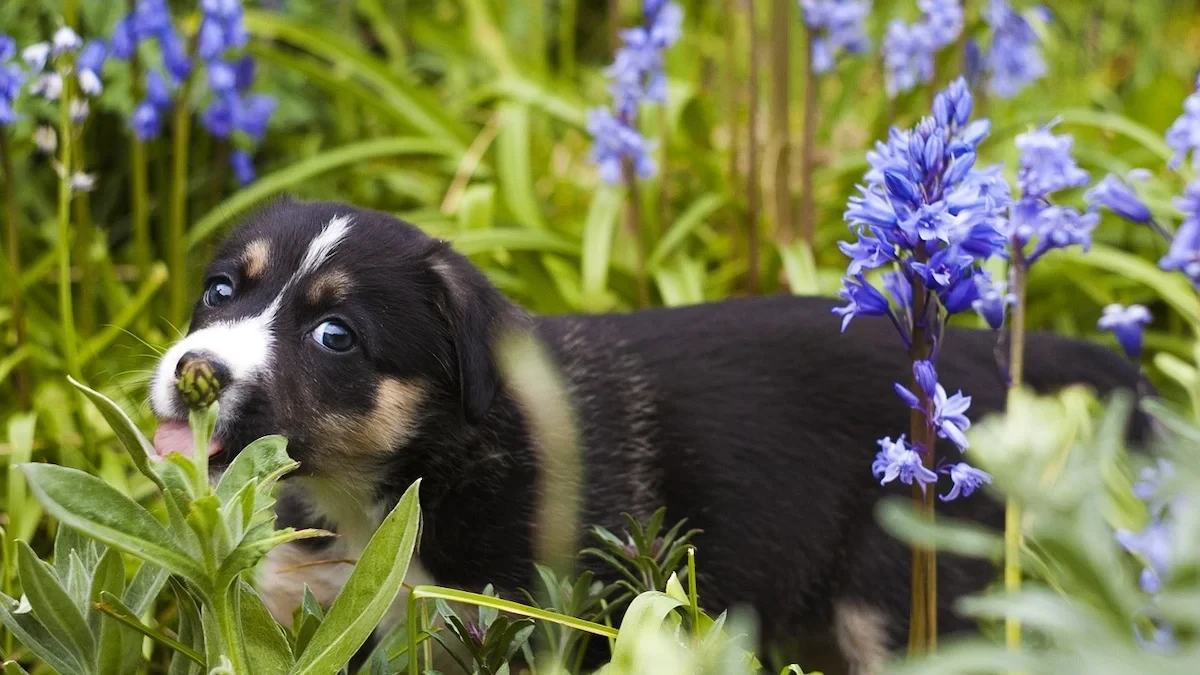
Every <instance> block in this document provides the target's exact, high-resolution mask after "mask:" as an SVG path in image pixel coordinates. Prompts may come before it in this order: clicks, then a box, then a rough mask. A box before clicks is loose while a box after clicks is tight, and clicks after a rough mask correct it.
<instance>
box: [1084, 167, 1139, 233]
mask: <svg viewBox="0 0 1200 675" xmlns="http://www.w3.org/2000/svg"><path fill="white" fill-rule="evenodd" d="M1145 175H1146V171H1145V170H1142V169H1134V170H1133V171H1130V172H1129V174H1128V175H1127V178H1128V179H1130V180H1134V179H1135V178H1141V177H1144V176H1145ZM1083 198H1084V199H1086V200H1087V201H1088V202H1089V203H1091V204H1095V205H1098V206H1103V207H1105V208H1107V209H1108V210H1110V211H1112V212H1113V213H1115V214H1117V215H1118V216H1121V217H1122V218H1124V219H1126V220H1129V221H1132V222H1135V223H1139V224H1142V225H1145V224H1146V223H1149V222H1150V219H1151V218H1153V216H1152V215H1151V214H1150V209H1149V208H1148V207H1147V206H1146V203H1145V202H1143V201H1142V200H1141V199H1139V198H1138V196H1137V193H1136V192H1134V191H1133V188H1132V187H1131V186H1130V185H1129V184H1128V183H1126V182H1125V181H1123V180H1121V179H1120V178H1118V177H1117V176H1116V175H1114V174H1111V173H1110V174H1108V175H1107V176H1105V177H1104V180H1102V181H1100V182H1099V183H1097V184H1096V185H1095V186H1093V187H1092V188H1091V189H1090V190H1088V191H1087V192H1086V193H1084V195H1083Z"/></svg>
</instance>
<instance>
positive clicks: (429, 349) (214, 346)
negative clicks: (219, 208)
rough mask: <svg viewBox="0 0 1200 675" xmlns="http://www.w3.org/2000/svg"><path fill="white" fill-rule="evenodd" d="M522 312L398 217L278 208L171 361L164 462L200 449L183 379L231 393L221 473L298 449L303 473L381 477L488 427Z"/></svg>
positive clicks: (161, 435) (231, 243)
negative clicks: (431, 447)
mask: <svg viewBox="0 0 1200 675" xmlns="http://www.w3.org/2000/svg"><path fill="white" fill-rule="evenodd" d="M515 313H516V310H515V309H514V308H513V306H512V305H510V304H508V303H507V302H506V301H505V300H504V298H503V297H502V296H501V295H500V294H499V293H498V291H496V290H495V289H494V288H493V287H492V286H491V285H490V284H489V283H488V281H487V280H486V278H485V277H484V276H483V275H482V274H481V273H480V272H479V271H478V270H477V269H475V268H474V267H473V266H472V265H471V264H470V263H469V262H468V261H467V260H466V259H465V258H463V257H461V256H460V255H458V254H456V253H455V252H453V251H452V250H451V249H450V248H449V247H448V245H446V244H445V243H444V242H441V241H437V240H435V239H432V238H430V237H428V236H426V235H425V234H423V233H422V232H421V231H420V230H418V229H417V228H416V227H413V226H412V225H409V224H407V223H404V222H401V221H399V220H397V219H395V218H392V217H390V216H388V215H386V214H382V213H379V212H375V211H368V210H363V209H357V208H354V207H351V206H347V205H343V204H336V203H308V202H300V201H296V200H291V199H283V200H279V201H276V202H274V203H272V204H270V205H269V206H267V207H265V208H264V209H262V210H261V211H259V212H258V213H257V214H255V215H253V216H252V217H250V218H249V219H247V220H246V221H245V222H243V223H242V224H241V225H240V226H239V227H238V228H237V229H236V230H235V231H234V232H233V233H232V234H231V235H230V236H229V238H228V239H227V240H226V241H225V242H224V243H223V244H222V246H221V247H220V250H219V251H218V252H217V254H216V257H215V259H214V260H213V261H212V263H211V264H210V265H209V267H208V270H207V272H206V274H205V277H204V290H203V292H202V294H201V297H200V299H199V300H198V301H197V302H196V305H195V309H194V311H193V313H192V318H191V324H190V328H189V332H188V334H187V335H186V336H185V337H184V338H183V339H182V340H180V341H179V342H178V343H177V344H176V345H174V346H173V347H172V348H171V349H170V350H169V351H168V352H167V353H166V354H165V355H164V356H163V358H162V360H161V362H160V363H159V364H158V366H157V368H156V370H155V372H154V375H153V378H152V382H151V396H150V397H151V402H152V406H153V409H154V412H155V414H156V415H157V416H158V417H159V419H160V422H161V424H160V426H159V430H158V433H157V434H156V435H155V443H154V445H155V448H156V450H157V451H158V452H159V453H160V454H162V455H165V454H167V453H169V452H171V451H180V452H184V453H185V454H186V453H190V452H193V451H194V450H193V448H192V447H191V446H192V441H191V434H190V432H189V431H188V428H187V407H186V405H185V403H184V400H183V399H182V397H181V395H180V393H179V391H178V390H177V388H176V380H177V375H178V373H180V372H182V371H183V370H185V369H187V368H189V367H190V366H191V365H193V364H201V365H205V366H207V367H208V368H210V369H211V372H212V373H213V374H214V375H215V377H216V379H217V381H218V383H219V394H218V399H217V400H218V401H219V403H220V414H219V418H218V421H217V427H216V433H215V436H214V439H213V443H212V445H211V446H210V447H209V448H207V449H201V450H199V451H201V452H208V453H209V455H210V456H211V457H212V459H211V463H212V465H213V466H214V467H217V468H220V467H221V466H223V465H226V464H228V462H229V461H230V460H231V459H232V458H233V457H234V456H235V455H236V454H237V452H238V451H240V450H241V449H242V448H243V447H245V445H246V444H248V443H249V442H251V441H253V440H255V439H257V438H260V437H262V436H265V435H268V434H280V435H283V436H285V437H286V438H287V439H288V453H289V454H290V455H291V456H292V457H293V459H295V460H297V461H299V462H300V464H301V468H300V473H302V474H316V475H321V476H329V477H337V478H350V477H362V476H369V475H371V473H372V472H376V471H378V470H380V469H381V468H382V467H383V465H385V464H388V463H390V462H391V461H392V460H393V459H394V458H395V456H396V455H397V453H400V452H401V451H402V450H403V449H404V448H405V447H406V445H407V444H409V443H410V442H412V441H413V439H414V438H415V437H417V436H418V435H419V434H420V433H422V429H423V428H426V427H427V425H428V424H431V423H433V421H434V420H436V424H437V427H438V429H440V430H443V431H445V430H446V429H447V427H448V426H449V427H451V429H450V430H451V432H453V429H454V428H456V427H457V426H458V425H461V426H463V427H464V428H465V427H466V426H469V425H472V424H477V423H479V422H480V421H481V420H482V419H483V418H484V416H485V415H486V414H487V412H488V410H489V408H490V406H491V404H492V401H493V398H494V396H495V394H496V392H497V388H498V386H499V385H498V374H497V370H496V366H495V363H494V360H493V357H492V354H491V349H490V348H491V345H492V339H493V336H494V335H495V332H496V331H497V329H498V328H499V325H500V324H501V322H502V321H503V320H504V319H505V318H507V317H510V316H515Z"/></svg>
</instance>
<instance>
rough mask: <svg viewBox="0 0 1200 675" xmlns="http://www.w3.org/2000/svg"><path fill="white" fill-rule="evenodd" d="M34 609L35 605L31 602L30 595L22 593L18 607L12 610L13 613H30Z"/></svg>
mask: <svg viewBox="0 0 1200 675" xmlns="http://www.w3.org/2000/svg"><path fill="white" fill-rule="evenodd" d="M32 611H33V605H30V604H29V596H27V595H25V594H24V593H22V594H21V601H20V602H18V603H17V607H16V609H14V610H13V611H12V613H13V614H28V613H30V612H32Z"/></svg>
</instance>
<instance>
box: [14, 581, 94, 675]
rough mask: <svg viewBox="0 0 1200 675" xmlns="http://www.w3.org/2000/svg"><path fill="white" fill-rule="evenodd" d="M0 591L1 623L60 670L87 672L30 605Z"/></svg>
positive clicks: (48, 663)
mask: <svg viewBox="0 0 1200 675" xmlns="http://www.w3.org/2000/svg"><path fill="white" fill-rule="evenodd" d="M19 608H20V603H18V602H17V601H16V600H13V599H12V598H10V597H8V596H7V595H5V594H3V593H0V623H3V624H4V626H5V627H6V628H8V630H9V631H10V632H11V633H12V634H13V636H14V637H15V638H17V640H19V641H20V642H21V644H23V645H25V647H26V648H27V649H29V651H31V652H33V653H34V654H35V655H36V656H37V657H38V658H39V659H41V660H42V661H44V662H46V664H47V665H49V666H50V667H51V668H53V669H55V670H57V671H58V672H60V673H86V672H88V670H89V669H88V668H85V667H84V665H83V663H81V662H80V661H79V659H78V658H77V657H76V656H75V654H73V653H72V652H71V650H70V649H68V648H67V647H66V646H65V645H63V643H61V642H59V641H58V638H57V637H56V636H55V635H54V634H53V633H51V632H50V631H48V630H46V627H45V626H43V625H42V624H41V623H39V622H38V620H37V619H36V618H34V616H33V613H32V612H30V611H29V609H28V607H26V608H25V611H21V610H20V609H19Z"/></svg>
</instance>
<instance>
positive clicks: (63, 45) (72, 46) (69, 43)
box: [54, 26, 83, 54]
mask: <svg viewBox="0 0 1200 675" xmlns="http://www.w3.org/2000/svg"><path fill="white" fill-rule="evenodd" d="M82 44H83V40H81V39H79V34H78V33H76V32H75V31H73V30H71V27H70V26H63V27H62V28H59V29H58V30H56V31H54V53H55V54H61V53H63V52H65V51H75V50H76V49H79V47H80V46H81V45H82Z"/></svg>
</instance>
